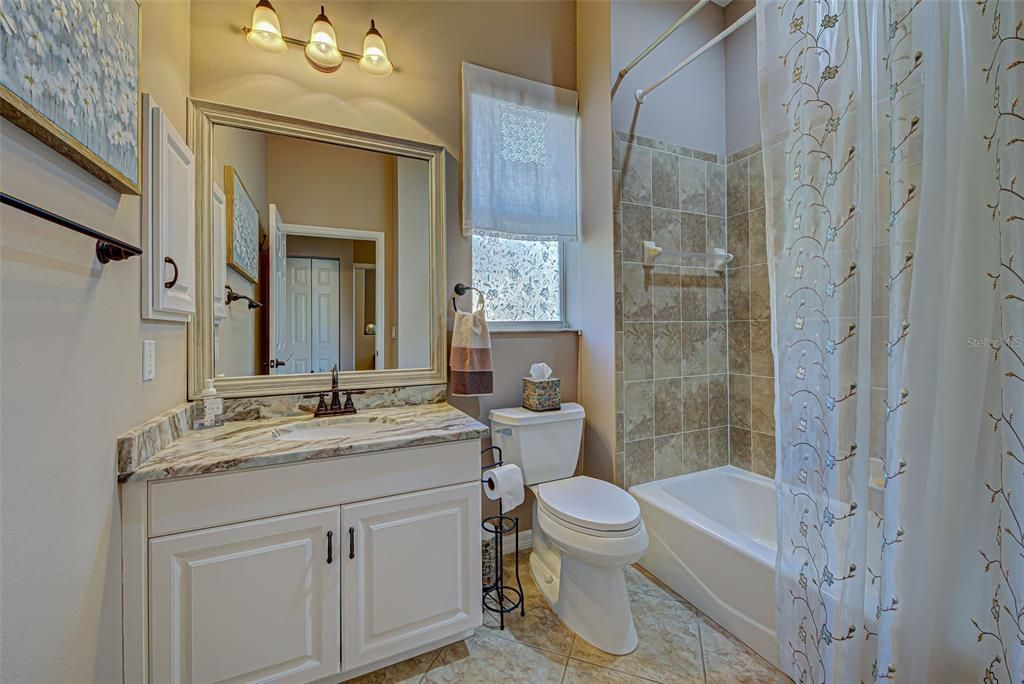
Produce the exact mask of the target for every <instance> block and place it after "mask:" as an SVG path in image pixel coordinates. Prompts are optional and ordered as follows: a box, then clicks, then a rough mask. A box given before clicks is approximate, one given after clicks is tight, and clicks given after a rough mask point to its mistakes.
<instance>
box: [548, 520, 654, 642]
mask: <svg viewBox="0 0 1024 684" xmlns="http://www.w3.org/2000/svg"><path fill="white" fill-rule="evenodd" d="M538 528H539V526H535V527H534V530H533V541H532V546H533V551H532V553H531V554H530V574H531V575H532V576H533V580H534V582H536V584H537V586H538V587H539V588H540V591H541V594H543V595H544V599H545V600H546V601H547V602H548V605H549V606H551V609H552V610H553V611H554V612H555V614H556V615H558V617H559V618H561V620H562V622H564V623H565V625H566V626H567V627H568V628H569V629H571V630H572V631H573V632H575V633H576V634H577V635H579V636H580V637H581V638H582V639H584V640H585V641H586V642H587V643H589V644H591V645H592V646H594V647H596V648H599V649H601V650H602V651H605V652H607V653H611V654H612V655H626V654H627V653H631V652H632V651H633V650H634V649H636V647H637V643H638V641H639V640H638V638H637V633H636V627H635V626H634V624H633V612H632V610H630V607H629V594H628V592H627V591H626V575H625V568H624V567H599V566H596V565H592V564H590V563H586V562H583V561H580V560H578V559H576V558H573V557H572V556H569V555H568V554H565V553H562V552H561V551H560V550H559V549H558V548H556V547H555V546H553V545H552V544H550V543H549V542H548V540H547V539H546V535H545V534H544V533H543V531H541V530H540V529H538Z"/></svg>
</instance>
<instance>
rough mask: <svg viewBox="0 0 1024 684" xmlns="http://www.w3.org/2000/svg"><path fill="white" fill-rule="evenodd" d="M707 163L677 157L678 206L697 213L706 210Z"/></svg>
mask: <svg viewBox="0 0 1024 684" xmlns="http://www.w3.org/2000/svg"><path fill="white" fill-rule="evenodd" d="M706 166H707V164H706V162H704V161H701V160H699V159H690V158H688V157H680V158H679V208H680V209H682V210H683V211H689V212H693V213H697V214H703V213H705V212H706V211H707V197H706V196H707V170H706V168H705V167H706Z"/></svg>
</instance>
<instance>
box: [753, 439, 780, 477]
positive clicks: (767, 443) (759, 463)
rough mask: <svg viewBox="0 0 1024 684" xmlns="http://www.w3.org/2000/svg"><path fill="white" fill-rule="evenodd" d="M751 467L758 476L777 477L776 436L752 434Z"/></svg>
mask: <svg viewBox="0 0 1024 684" xmlns="http://www.w3.org/2000/svg"><path fill="white" fill-rule="evenodd" d="M750 461H751V463H750V466H751V470H753V471H754V472H755V473H757V474H758V475H764V476H765V477H775V435H767V434H765V433H763V432H751V433H750Z"/></svg>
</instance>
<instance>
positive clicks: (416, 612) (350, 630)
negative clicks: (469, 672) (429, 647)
mask: <svg viewBox="0 0 1024 684" xmlns="http://www.w3.org/2000/svg"><path fill="white" fill-rule="evenodd" d="M342 536H343V537H344V551H343V554H342V562H343V563H344V564H345V567H344V569H343V573H342V574H343V580H342V669H343V670H351V669H354V668H357V667H360V666H362V665H365V664H367V663H371V662H373V661H376V660H380V659H382V658H386V657H388V656H392V655H395V654H398V653H401V652H403V651H406V650H408V649H411V648H415V647H416V646H420V645H423V644H427V643H430V642H432V641H436V640H437V639H441V638H444V637H447V636H451V635H453V634H457V633H459V632H463V631H465V630H467V629H472V628H473V627H477V626H479V625H480V622H481V614H480V485H479V483H477V482H472V483H467V484H462V485H456V486H454V487H444V488H441V489H434V490H430V491H425V492H419V493H416V494H405V495H401V496H393V497H389V498H386V499H377V500H374V501H368V502H365V503H359V504H352V505H349V506H343V507H342Z"/></svg>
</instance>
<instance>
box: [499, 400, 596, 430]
mask: <svg viewBox="0 0 1024 684" xmlns="http://www.w3.org/2000/svg"><path fill="white" fill-rule="evenodd" d="M585 416H586V413H585V412H584V411H583V407H582V406H580V405H579V404H562V408H560V409H558V410H557V411H531V410H529V409H525V408H523V407H522V406H516V407H513V408H503V409H491V413H490V419H491V422H492V423H501V424H502V425H539V424H541V423H558V422H561V421H566V420H581V419H583V418H584V417H585Z"/></svg>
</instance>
